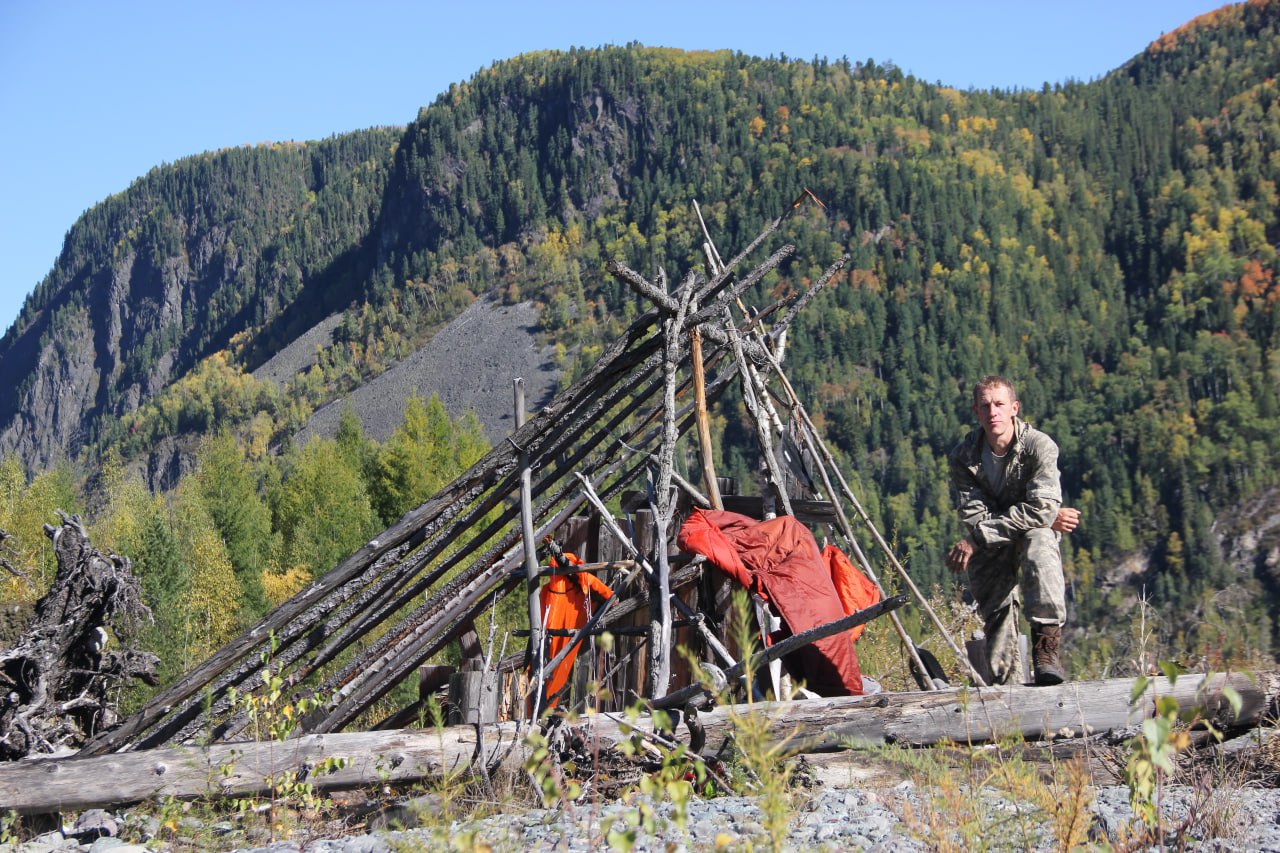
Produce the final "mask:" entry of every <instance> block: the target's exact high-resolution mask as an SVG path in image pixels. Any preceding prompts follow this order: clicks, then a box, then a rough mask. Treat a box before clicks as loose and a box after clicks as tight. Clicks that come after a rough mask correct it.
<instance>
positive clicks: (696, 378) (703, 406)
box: [689, 327, 724, 509]
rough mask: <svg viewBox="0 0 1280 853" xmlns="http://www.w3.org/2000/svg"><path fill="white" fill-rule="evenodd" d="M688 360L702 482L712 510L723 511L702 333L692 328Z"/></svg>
mask: <svg viewBox="0 0 1280 853" xmlns="http://www.w3.org/2000/svg"><path fill="white" fill-rule="evenodd" d="M689 358H690V361H691V362H692V365H693V403H694V407H695V408H694V412H695V417H696V423H697V425H698V450H699V453H700V455H701V458H702V482H703V484H704V485H705V486H706V487H707V499H708V500H710V501H711V508H712V509H724V501H723V500H722V499H721V498H720V485H719V483H718V482H717V481H716V466H715V460H714V458H713V456H712V452H711V419H710V417H709V416H708V414H707V377H706V374H705V372H704V370H703V366H702V331H701V330H700V329H698V328H697V327H694V329H693V331H692V332H690V333H689Z"/></svg>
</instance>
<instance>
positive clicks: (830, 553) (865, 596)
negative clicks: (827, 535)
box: [822, 545, 880, 643]
mask: <svg viewBox="0 0 1280 853" xmlns="http://www.w3.org/2000/svg"><path fill="white" fill-rule="evenodd" d="M822 561H823V562H824V563H826V564H827V570H828V571H830V572H831V582H832V583H833V584H835V587H836V595H838V596H840V605H841V606H842V607H844V612H845V615H846V616H849V615H851V614H854V613H857V612H858V611H859V610H865V609H866V608H868V607H870V606H871V605H873V604H875V603H876V602H878V601H879V600H880V590H878V589H876V585H875V584H873V583H872V582H871V580H870V579H869V578H868V577H867V576H866V575H864V574H863V573H862V572H860V571H859V570H858V567H857V566H855V565H854V564H853V562H852V561H850V559H849V558H848V557H846V556H845V554H844V552H843V551H841V550H840V549H839V548H837V547H836V546H834V545H828V546H827V547H825V548H823V549H822ZM865 627H867V626H866V625H858V626H857V627H855V628H850V629H849V640H850V641H851V642H854V643H856V642H858V638H859V637H861V636H862V629H863V628H865Z"/></svg>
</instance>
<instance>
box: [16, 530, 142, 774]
mask: <svg viewBox="0 0 1280 853" xmlns="http://www.w3.org/2000/svg"><path fill="white" fill-rule="evenodd" d="M59 514H60V515H61V513H59ZM45 533H46V534H48V536H49V538H50V539H51V540H52V542H53V551H54V556H55V557H56V559H57V562H58V569H57V573H56V574H55V575H54V579H53V583H52V585H51V586H50V587H49V591H48V592H47V593H45V595H44V596H43V597H42V598H41V599H40V601H39V602H38V603H37V604H36V607H35V614H34V617H33V619H32V622H31V625H30V626H29V627H28V629H27V631H26V632H25V633H24V634H23V635H22V637H21V638H20V639H19V640H18V642H17V643H16V644H15V645H14V647H13V648H12V649H9V650H8V651H5V652H2V653H0V760H12V759H15V758H22V757H25V756H27V755H31V754H36V753H46V754H47V753H51V752H54V751H55V750H58V749H66V748H77V747H79V746H80V745H81V744H83V743H84V742H85V740H86V739H87V738H89V737H90V736H92V735H93V734H94V733H95V732H96V731H98V730H100V729H103V728H109V727H110V726H112V725H114V724H115V722H116V701H117V699H118V697H119V695H120V689H121V688H123V687H125V686H127V685H128V683H129V682H130V681H131V680H133V679H135V678H136V679H140V680H143V681H146V682H147V683H149V684H154V683H155V668H156V665H157V664H158V663H159V659H158V658H157V657H156V656H155V655H153V654H149V653H143V652H139V651H136V650H134V649H131V648H123V649H120V650H118V651H107V650H106V649H105V646H106V644H107V642H108V640H109V638H110V634H109V633H108V629H111V631H112V632H114V633H115V634H116V637H117V638H118V639H127V638H128V637H129V636H130V635H131V633H132V629H134V628H136V627H137V626H138V625H139V624H140V623H141V622H142V621H143V620H149V619H150V617H151V611H150V610H148V609H147V607H146V605H144V604H143V603H142V587H141V585H140V584H139V582H138V579H137V578H136V577H134V575H133V573H132V572H131V571H130V563H129V561H128V560H127V559H125V558H123V557H118V556H116V555H114V554H103V553H102V552H101V551H98V550H96V549H95V548H94V547H93V546H92V545H91V544H90V543H89V536H88V534H87V533H86V532H85V529H84V526H83V525H82V524H81V523H80V517H79V516H71V517H68V516H66V515H62V523H61V524H60V525H59V526H58V527H52V526H50V525H45Z"/></svg>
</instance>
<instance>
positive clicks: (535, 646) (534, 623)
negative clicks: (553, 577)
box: [514, 379, 546, 720]
mask: <svg viewBox="0 0 1280 853" xmlns="http://www.w3.org/2000/svg"><path fill="white" fill-rule="evenodd" d="M514 386H515V408H516V413H515V414H516V432H517V433H518V432H519V431H520V427H522V426H524V417H525V409H524V379H516V380H515V382H514ZM518 449H519V451H520V530H521V534H522V537H523V540H524V573H525V579H526V585H527V588H528V595H529V661H530V666H529V671H530V672H531V673H534V674H535V676H536V678H537V680H536V681H535V683H534V684H533V685H532V689H533V707H532V708H531V709H530V712H529V716H530V717H531V718H532V719H535V720H536V719H538V714H539V713H541V711H542V703H543V699H544V697H543V692H544V686H545V684H546V681H545V680H544V678H543V673H542V658H543V655H544V654H545V651H544V645H543V643H544V638H543V636H542V605H541V602H539V600H538V543H537V542H536V541H535V540H534V538H533V485H532V479H533V478H532V472H531V471H530V469H529V452H528V451H527V450H525V449H524V448H518Z"/></svg>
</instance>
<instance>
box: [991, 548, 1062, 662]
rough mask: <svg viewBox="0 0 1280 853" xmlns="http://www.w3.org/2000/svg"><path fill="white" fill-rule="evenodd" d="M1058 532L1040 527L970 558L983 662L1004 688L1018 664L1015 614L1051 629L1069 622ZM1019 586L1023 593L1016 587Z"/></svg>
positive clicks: (1017, 631) (1017, 630)
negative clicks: (984, 642) (983, 639)
mask: <svg viewBox="0 0 1280 853" xmlns="http://www.w3.org/2000/svg"><path fill="white" fill-rule="evenodd" d="M1060 540H1061V536H1060V534H1058V533H1056V532H1054V531H1053V530H1051V529H1049V528H1047V527H1042V528H1037V529H1035V530H1029V531H1027V532H1026V533H1025V534H1024V535H1023V536H1021V537H1019V538H1018V539H1017V540H1016V541H1014V542H1010V543H1008V544H1005V545H1000V546H997V547H994V548H980V549H978V550H977V551H976V552H974V555H973V557H972V558H970V560H969V589H970V590H971V591H972V592H973V598H974V600H975V601H976V602H977V603H978V615H980V616H981V617H982V619H983V622H984V628H983V632H984V633H985V634H986V637H987V661H988V662H989V663H990V664H991V673H992V675H993V676H994V678H995V683H996V684H1005V683H1007V682H1008V681H1009V679H1010V678H1011V677H1013V676H1014V674H1015V673H1017V672H1018V671H1019V669H1020V667H1019V666H1018V633H1019V628H1018V616H1019V613H1020V611H1022V610H1025V612H1026V614H1027V619H1028V620H1030V621H1032V622H1040V623H1044V624H1050V625H1061V624H1062V623H1064V622H1066V621H1067V590H1066V582H1065V580H1064V579H1063V576H1062V549H1061V547H1060V546H1059V542H1060ZM1019 587H1021V589H1019Z"/></svg>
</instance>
